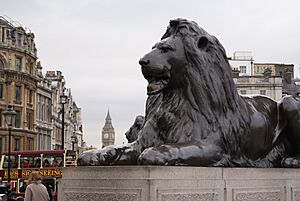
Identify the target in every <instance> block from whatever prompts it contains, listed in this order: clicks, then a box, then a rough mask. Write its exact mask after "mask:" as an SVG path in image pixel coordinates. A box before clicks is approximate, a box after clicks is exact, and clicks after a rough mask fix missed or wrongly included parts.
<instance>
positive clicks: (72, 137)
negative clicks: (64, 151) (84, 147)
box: [71, 133, 77, 151]
mask: <svg viewBox="0 0 300 201" xmlns="http://www.w3.org/2000/svg"><path fill="white" fill-rule="evenodd" d="M71 142H72V151H75V143H77V137H76V135H75V133H74V134H73V135H72V136H71Z"/></svg>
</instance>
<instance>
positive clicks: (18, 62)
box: [16, 57, 22, 72]
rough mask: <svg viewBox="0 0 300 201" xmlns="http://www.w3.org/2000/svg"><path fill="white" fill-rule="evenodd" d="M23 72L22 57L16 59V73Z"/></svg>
mask: <svg viewBox="0 0 300 201" xmlns="http://www.w3.org/2000/svg"><path fill="white" fill-rule="evenodd" d="M21 70H22V59H21V58H20V57H16V71H19V72H21Z"/></svg>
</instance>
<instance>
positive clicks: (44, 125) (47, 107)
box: [36, 62, 53, 150]
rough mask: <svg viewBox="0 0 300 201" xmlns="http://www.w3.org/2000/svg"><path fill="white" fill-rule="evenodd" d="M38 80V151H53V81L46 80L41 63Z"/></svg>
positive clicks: (38, 67)
mask: <svg viewBox="0 0 300 201" xmlns="http://www.w3.org/2000/svg"><path fill="white" fill-rule="evenodd" d="M37 69H38V78H39V82H38V84H37V97H36V99H37V104H36V130H37V149H38V150H51V140H52V137H51V136H52V132H53V128H52V127H53V126H52V90H51V81H50V80H47V79H45V78H44V76H43V73H42V66H41V63H40V62H38V63H37Z"/></svg>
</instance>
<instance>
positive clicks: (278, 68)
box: [252, 63, 294, 78]
mask: <svg viewBox="0 0 300 201" xmlns="http://www.w3.org/2000/svg"><path fill="white" fill-rule="evenodd" d="M266 69H270V70H271V75H272V76H283V75H284V74H288V73H289V74H290V75H289V76H290V77H291V78H294V65H293V64H279V63H254V64H253V71H252V75H253V76H260V75H263V73H264V71H265V70H266Z"/></svg>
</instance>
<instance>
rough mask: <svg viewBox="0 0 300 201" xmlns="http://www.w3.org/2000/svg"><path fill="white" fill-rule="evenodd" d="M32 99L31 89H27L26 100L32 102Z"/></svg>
mask: <svg viewBox="0 0 300 201" xmlns="http://www.w3.org/2000/svg"><path fill="white" fill-rule="evenodd" d="M32 100H33V91H32V90H30V89H28V98H27V102H28V103H30V104H32Z"/></svg>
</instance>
